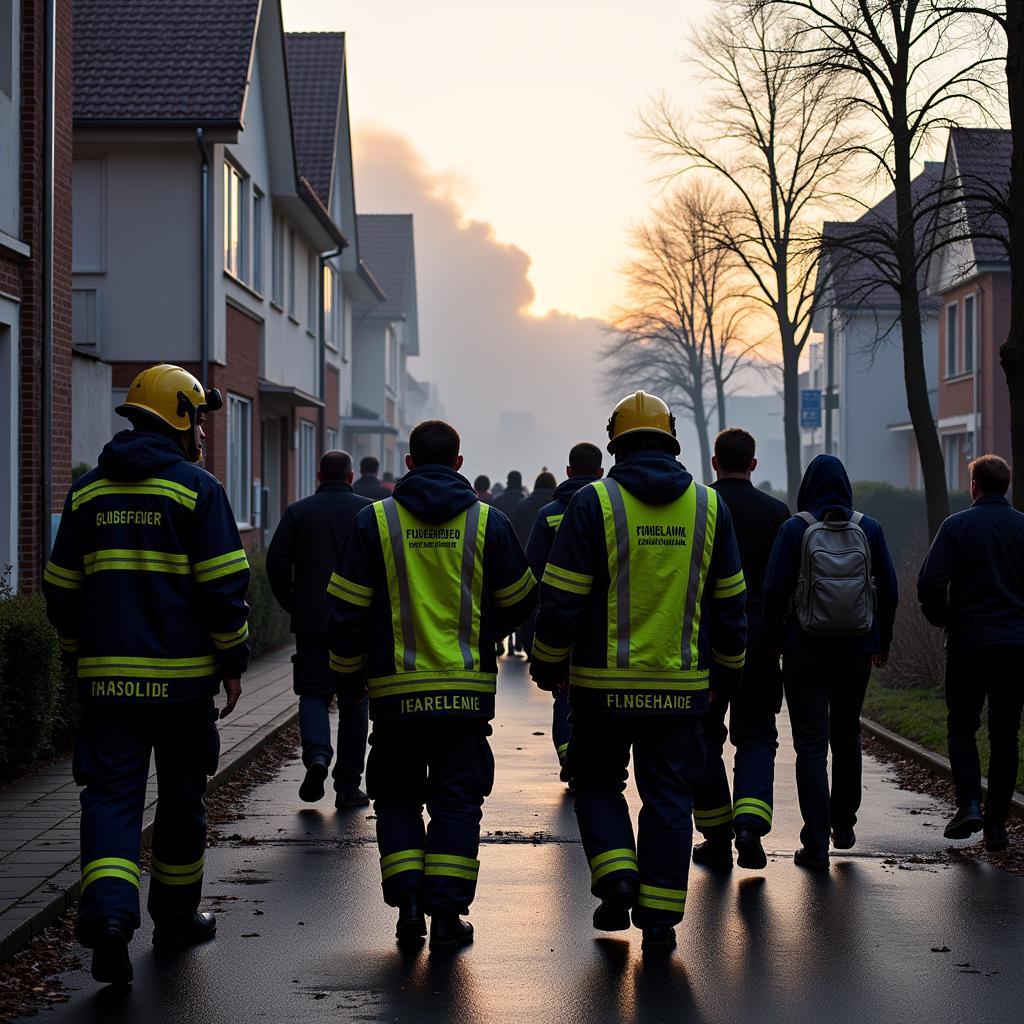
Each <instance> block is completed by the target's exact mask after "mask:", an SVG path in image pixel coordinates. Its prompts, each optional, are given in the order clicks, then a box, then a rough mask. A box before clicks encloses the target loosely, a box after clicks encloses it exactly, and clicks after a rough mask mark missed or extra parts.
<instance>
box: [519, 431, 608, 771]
mask: <svg viewBox="0 0 1024 1024" xmlns="http://www.w3.org/2000/svg"><path fill="white" fill-rule="evenodd" d="M603 474H604V470H603V469H602V468H601V449H600V448H598V447H597V445H596V444H589V443H588V442H586V441H581V442H580V443H579V444H575V445H573V446H572V448H571V449H570V451H569V465H568V466H566V467H565V475H566V479H565V480H564V481H563V482H562V483H561V484H559V485H558V488H557V489H556V490H555V494H554V500H552V501H550V502H548V504H546V505H545V506H544V507H543V508H542V509H541V510H540V511H539V512H538V513H537V518H536V520H535V522H534V524H533V529H532V530H531V531H530V539H529V541H528V542H527V544H526V558H527V560H528V561H529V563H530V568H531V569H532V570H533V575H534V576H535V577H536V578H537V579H541V578H542V577H543V575H544V566H546V565H547V564H548V556H549V555H550V554H551V546H552V545H553V544H554V543H555V534H556V533H558V527H559V526H560V525H561V523H562V517H563V516H564V515H565V510H566V509H567V508H568V507H569V502H570V501H572V499H573V497H574V496H575V494H576V492H577V491H579V490H580V489H581V488H583V487H586V486H587V484H589V483H593V481H595V480H599V479H600V478H601V476H602V475H603ZM531 647H532V643H531ZM554 697H555V699H554V707H553V709H552V713H551V740H552V742H553V743H554V745H555V753H556V754H557V755H558V763H559V765H560V766H561V769H562V770H561V775H560V777H561V780H562V781H563V782H567V783H569V788H570V789H571V788H572V779H571V777H570V775H569V771H568V768H567V766H566V753H567V752H568V750H569V737H570V736H571V735H572V726H571V725H570V724H569V697H568V694H566V693H556V694H555V695H554Z"/></svg>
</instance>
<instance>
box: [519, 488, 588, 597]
mask: <svg viewBox="0 0 1024 1024" xmlns="http://www.w3.org/2000/svg"><path fill="white" fill-rule="evenodd" d="M596 479H597V477H593V476H571V477H569V479H568V480H563V481H562V482H561V483H560V484H559V485H558V487H556V488H555V493H554V495H553V498H552V500H551V501H549V502H548V503H547V504H546V505H545V506H544V507H543V508H542V509H541V510H540V511H539V512H538V513H537V518H536V519H535V520H534V523H533V529H532V530H531V531H530V539H529V540H528V541H527V543H526V560H527V561H528V562H529V563H530V568H531V569H532V570H533V575H534V576H536V577H537V579H540V578H541V577H542V576H543V575H544V566H546V565H547V564H548V556H549V555H550V554H551V546H552V545H553V544H554V543H555V534H556V533H558V527H559V526H561V525H562V517H563V516H564V515H565V510H566V509H567V508H568V507H569V502H570V501H572V499H573V498H574V497H575V496H576V492H577V491H579V490H582V489H583V488H584V487H586V486H587V484H589V483H593V482H594V481H595V480H596Z"/></svg>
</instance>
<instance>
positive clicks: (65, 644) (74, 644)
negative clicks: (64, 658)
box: [57, 636, 78, 654]
mask: <svg viewBox="0 0 1024 1024" xmlns="http://www.w3.org/2000/svg"><path fill="white" fill-rule="evenodd" d="M57 642H58V643H59V644H60V649H61V650H62V651H64V652H65V653H66V654H75V653H77V651H78V641H77V640H71V639H69V638H68V637H65V636H58V637H57Z"/></svg>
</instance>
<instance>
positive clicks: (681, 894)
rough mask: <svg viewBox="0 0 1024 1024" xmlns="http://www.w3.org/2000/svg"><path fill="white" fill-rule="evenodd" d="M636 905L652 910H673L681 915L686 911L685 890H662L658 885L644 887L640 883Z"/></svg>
mask: <svg viewBox="0 0 1024 1024" xmlns="http://www.w3.org/2000/svg"><path fill="white" fill-rule="evenodd" d="M637 903H638V904H639V905H640V906H641V907H649V908H650V909H652V910H674V911H675V912H676V913H679V914H681V913H683V911H684V910H685V909H686V890H685V889H664V888H662V887H661V886H658V885H645V884H644V883H643V882H641V883H640V894H639V896H638V897H637Z"/></svg>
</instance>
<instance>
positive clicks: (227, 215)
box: [223, 156, 251, 284]
mask: <svg viewBox="0 0 1024 1024" xmlns="http://www.w3.org/2000/svg"><path fill="white" fill-rule="evenodd" d="M249 186H250V182H249V176H248V175H247V174H246V173H245V171H244V170H242V168H241V167H240V166H239V165H238V164H237V163H235V161H234V160H232V159H231V158H230V157H228V156H225V157H224V197H223V198H224V223H223V228H224V246H223V248H224V270H225V271H226V272H227V273H228V274H230V275H231V277H233V278H234V279H235V280H236V281H240V282H241V283H242V284H247V282H248V280H249V264H250V256H249V246H250V243H251V236H250V225H249V221H250V214H249V194H250V191H251V190H250V187H249ZM233 224H234V227H235V230H236V232H237V242H236V244H235V246H234V250H235V251H234V256H235V265H234V266H232V265H231V259H230V257H229V252H230V250H229V247H228V239H229V237H230V235H231V227H232V225H233Z"/></svg>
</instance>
